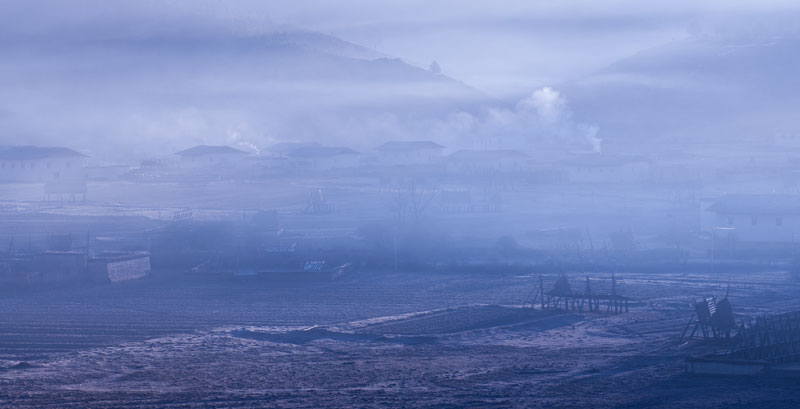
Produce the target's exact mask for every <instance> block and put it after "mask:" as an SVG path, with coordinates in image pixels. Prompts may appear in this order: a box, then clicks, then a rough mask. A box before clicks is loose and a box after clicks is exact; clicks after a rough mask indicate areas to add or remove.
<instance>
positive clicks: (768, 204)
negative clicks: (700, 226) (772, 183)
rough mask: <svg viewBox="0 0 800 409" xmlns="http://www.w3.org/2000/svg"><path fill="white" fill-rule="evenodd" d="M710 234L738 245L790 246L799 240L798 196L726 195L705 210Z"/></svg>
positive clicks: (799, 206) (799, 202) (799, 205)
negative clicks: (711, 221)
mask: <svg viewBox="0 0 800 409" xmlns="http://www.w3.org/2000/svg"><path fill="white" fill-rule="evenodd" d="M707 210H708V211H709V212H711V213H713V214H714V226H713V229H714V233H715V234H716V233H719V232H722V231H724V232H726V233H727V235H728V236H729V237H731V238H733V239H735V240H736V241H739V242H749V243H792V242H795V241H798V239H800V196H796V195H728V196H724V197H722V198H719V199H717V200H716V201H715V202H714V203H713V204H712V205H711V206H709V207H708V209H707Z"/></svg>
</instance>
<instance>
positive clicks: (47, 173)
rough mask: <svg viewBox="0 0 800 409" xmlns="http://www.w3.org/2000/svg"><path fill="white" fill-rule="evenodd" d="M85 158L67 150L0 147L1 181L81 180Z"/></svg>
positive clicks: (58, 148)
mask: <svg viewBox="0 0 800 409" xmlns="http://www.w3.org/2000/svg"><path fill="white" fill-rule="evenodd" d="M86 158H87V156H86V155H84V154H82V153H80V152H76V151H74V150H72V149H69V148H61V147H38V146H2V147H0V182H10V183H19V182H57V181H61V180H81V179H83V177H84V176H85V175H84V171H83V165H84V162H85V160H86Z"/></svg>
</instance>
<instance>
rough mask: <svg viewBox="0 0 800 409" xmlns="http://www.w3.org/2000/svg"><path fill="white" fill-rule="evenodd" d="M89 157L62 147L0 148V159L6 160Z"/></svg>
mask: <svg viewBox="0 0 800 409" xmlns="http://www.w3.org/2000/svg"><path fill="white" fill-rule="evenodd" d="M86 157H87V156H86V155H84V154H82V153H80V152H77V151H75V150H72V149H70V148H62V147H40V146H32V145H26V146H0V159H5V160H35V159H48V158H86Z"/></svg>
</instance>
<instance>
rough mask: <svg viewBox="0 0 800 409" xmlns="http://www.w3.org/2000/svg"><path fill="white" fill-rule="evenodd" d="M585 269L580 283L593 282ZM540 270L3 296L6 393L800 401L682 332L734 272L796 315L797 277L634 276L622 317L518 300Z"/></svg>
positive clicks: (162, 402)
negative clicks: (700, 370)
mask: <svg viewBox="0 0 800 409" xmlns="http://www.w3.org/2000/svg"><path fill="white" fill-rule="evenodd" d="M603 276H604V275H597V276H596V277H597V278H598V279H599V278H602V277H603ZM572 277H573V281H574V284H573V285H574V286H577V285H579V283H580V279H581V278H582V277H583V275H578V274H573V275H572ZM536 279H537V277H534V276H511V275H502V274H501V275H498V274H494V275H489V274H469V275H464V274H443V273H398V274H390V273H383V274H378V273H373V274H369V273H360V274H353V275H351V276H349V277H345V278H344V279H342V280H339V281H335V282H329V283H306V284H283V285H280V286H276V285H274V284H272V283H269V282H267V281H247V282H243V281H228V280H221V279H202V280H192V281H189V280H187V279H185V278H182V277H172V278H158V277H154V278H150V279H148V280H143V281H140V282H132V283H127V284H125V285H108V286H97V287H91V288H68V289H48V290H44V289H42V290H35V291H29V292H25V293H18V294H4V295H3V297H2V299H0V313H2V318H0V365H1V366H2V368H3V369H2V370H0V402H2V404H3V405H4V406H8V407H43V406H45V407H46V406H51V407H87V406H93V407H120V406H137V407H170V406H174V407H204V406H205V407H235V406H239V407H253V406H261V407H276V406H277V407H281V406H282V407H354V406H355V407H380V406H384V407H403V406H422V407H425V406H428V407H441V406H445V407H448V406H451V407H463V406H467V407H537V406H538V407H575V406H578V405H584V406H586V407H626V406H628V407H652V406H656V407H698V406H699V407H709V406H711V407H731V406H733V407H736V406H737V405H738V406H739V407H759V406H761V407H773V406H775V405H786V404H791V403H792V402H798V401H799V400H800V392H797V388H796V383H795V381H777V380H774V379H759V380H752V379H751V380H747V381H742V380H739V379H711V378H694V377H690V376H687V375H685V374H684V373H683V368H684V358H685V357H686V356H687V355H689V354H693V353H701V352H704V351H707V349H706V347H702V346H699V345H695V344H692V343H690V344H687V345H678V343H677V342H676V341H677V337H678V336H679V334H680V332H681V331H682V330H683V326H684V325H685V324H686V321H687V320H688V318H689V311H690V310H689V304H688V303H689V302H690V301H691V300H692V299H693V298H696V297H700V296H703V295H718V296H720V295H722V294H724V291H725V287H726V283H727V281H728V280H730V281H731V299H732V301H733V305H734V308H735V310H736V311H737V312H739V313H742V314H753V313H756V312H759V311H764V310H765V309H773V310H791V309H797V308H798V302H797V299H796V296H795V294H796V293H797V290H798V289H800V288H798V287H800V286H798V285H797V284H794V283H791V282H789V281H788V280H787V277H786V275H785V273H782V272H769V273H760V274H753V273H749V274H745V273H736V274H723V273H720V274H719V276H712V275H709V274H654V273H653V274H646V273H637V274H633V273H630V274H621V275H620V282H619V286H620V288H621V289H622V290H624V291H625V293H626V294H627V295H629V296H632V297H635V298H637V300H638V301H637V302H636V303H635V304H634V306H633V307H632V311H631V312H630V313H628V314H621V315H617V316H604V315H593V314H580V313H563V312H562V313H556V312H542V311H538V310H531V309H520V308H519V305H520V304H522V303H523V302H524V301H525V299H526V297H527V296H528V294H529V293H530V290H531V289H532V288H533V287H534V285H535V282H536V281H537V280H536ZM745 279H747V282H748V284H747V285H742V284H740V283H741V282H743V281H744V280H745ZM548 282H552V278H551V277H549V276H548V277H547V278H546V280H545V284H546V285H548ZM578 288H579V287H578Z"/></svg>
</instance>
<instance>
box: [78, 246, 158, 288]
mask: <svg viewBox="0 0 800 409" xmlns="http://www.w3.org/2000/svg"><path fill="white" fill-rule="evenodd" d="M87 270H88V272H89V276H90V277H91V279H92V280H94V281H99V282H108V281H110V282H112V283H116V282H120V281H128V280H135V279H138V278H142V277H146V276H147V275H148V274H150V255H149V254H148V253H144V252H136V253H108V254H103V255H100V256H97V257H94V258H92V259H90V260H89V261H88V262H87Z"/></svg>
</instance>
